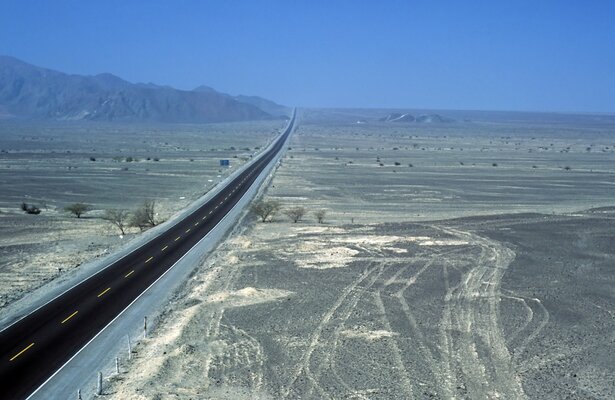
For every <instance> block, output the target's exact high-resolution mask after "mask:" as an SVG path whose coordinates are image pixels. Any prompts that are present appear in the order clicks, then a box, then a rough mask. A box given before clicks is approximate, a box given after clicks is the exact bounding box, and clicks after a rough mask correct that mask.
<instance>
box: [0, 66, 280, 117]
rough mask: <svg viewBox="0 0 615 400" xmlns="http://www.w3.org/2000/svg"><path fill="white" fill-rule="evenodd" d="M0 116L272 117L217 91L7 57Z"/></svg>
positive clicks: (1, 72)
mask: <svg viewBox="0 0 615 400" xmlns="http://www.w3.org/2000/svg"><path fill="white" fill-rule="evenodd" d="M274 104H275V103H274ZM0 117H2V118H11V117H12V118H26V119H53V120H97V121H151V122H221V121H242V120H257V119H269V118H272V116H271V115H270V114H269V113H267V112H266V111H263V110H262V109H260V108H259V107H258V106H255V105H253V104H249V102H242V101H238V100H236V99H234V98H233V97H231V96H228V95H224V94H221V93H218V92H216V91H209V92H206V91H185V90H178V89H174V88H172V87H168V86H158V85H154V84H134V83H130V82H127V81H125V80H123V79H120V78H118V77H117V76H114V75H111V74H99V75H95V76H83V75H69V74H65V73H62V72H57V71H53V70H49V69H45V68H40V67H36V66H34V65H30V64H28V63H25V62H23V61H20V60H17V59H15V58H13V57H7V56H0Z"/></svg>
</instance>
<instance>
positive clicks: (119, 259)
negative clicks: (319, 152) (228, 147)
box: [0, 118, 293, 333]
mask: <svg viewBox="0 0 615 400" xmlns="http://www.w3.org/2000/svg"><path fill="white" fill-rule="evenodd" d="M292 120H293V119H292V118H291V119H290V121H292ZM289 127H290V122H289V124H287V125H286V127H285V128H284V129H283V130H282V135H283V134H284V132H286V130H287V129H288V128H289ZM273 145H275V141H273V142H272V143H270V144H269V146H267V148H266V149H265V150H263V152H262V153H261V154H259V155H258V156H257V157H256V158H253V159H252V161H251V162H250V163H249V164H244V165H243V166H242V167H244V168H243V171H242V170H240V169H238V170H237V171H235V172H234V173H235V174H237V175H241V174H242V173H243V172H244V171H245V170H246V169H248V168H247V167H249V166H251V165H253V164H256V163H257V162H258V161H259V160H260V159H261V158H262V156H263V154H265V153H266V152H267V151H269V147H272V146H273ZM280 150H281V149H280ZM236 178H237V177H235V178H233V179H231V182H232V181H234V180H235V179H236ZM216 186H217V185H216ZM227 186H228V184H227V185H226V186H223V187H221V188H220V192H221V191H222V190H224V188H226V187H227ZM214 187H215V186H214ZM217 195H218V194H214V195H213V196H211V198H210V199H209V200H207V202H206V203H204V204H202V205H201V206H200V207H199V208H197V209H196V210H194V211H193V212H191V213H190V214H188V215H187V216H185V217H184V218H182V219H179V220H178V221H177V222H176V223H175V224H173V225H171V226H169V227H168V228H167V229H165V230H164V231H162V232H160V233H159V234H157V235H156V236H154V237H152V238H151V239H150V240H148V241H146V242H145V243H142V244H141V245H139V246H138V247H135V248H134V249H132V250H130V251H129V252H128V253H126V254H124V255H123V256H121V257H120V258H118V259H117V260H115V261H113V262H111V263H110V264H107V265H106V266H104V267H103V268H101V269H100V270H98V271H96V272H94V273H93V274H92V275H88V276H87V277H85V278H83V279H82V280H80V281H79V282H77V283H75V284H74V285H73V286H71V287H69V288H68V289H66V290H65V291H63V292H62V293H60V294H58V295H57V296H55V297H53V298H52V299H50V300H48V301H47V302H46V303H43V304H41V305H40V306H38V307H36V308H35V309H34V310H32V311H30V312H29V313H27V314H25V315H22V316H21V318H19V319H17V320H15V321H13V322H11V323H10V324H9V325H7V326H5V327H4V328H2V329H0V333H2V332H4V331H5V330H7V329H9V328H10V327H12V326H13V325H15V324H17V323H18V322H20V321H22V320H23V319H25V318H27V317H28V316H30V315H31V314H34V313H35V312H37V311H38V310H40V309H41V308H43V307H45V306H46V305H47V304H49V303H51V302H52V301H54V300H56V299H57V298H59V297H61V296H63V295H64V294H66V292H69V291H71V290H72V289H74V288H75V287H77V286H79V285H81V284H82V283H83V282H85V281H87V280H88V279H90V278H92V277H94V276H96V275H98V274H100V273H101V272H103V271H105V270H106V269H107V268H109V267H110V266H112V265H113V264H115V263H117V262H118V261H121V260H123V259H124V258H126V257H128V256H129V255H131V254H132V253H134V252H135V251H137V250H139V249H140V248H141V247H143V246H145V245H146V244H149V243H150V242H152V241H153V240H155V239H157V238H159V237H160V236H162V235H164V234H165V233H167V232H168V231H170V230H171V229H172V228H175V227H176V226H177V225H178V224H179V223H181V222H183V221H185V220H186V219H188V218H190V217H192V216H193V215H194V214H195V213H196V212H197V211H199V210H200V209H201V208H202V207H203V206H205V205H207V203H209V202H210V201H211V200H213V198H214V197H216V196H217ZM197 201H198V200H197ZM231 210H232V209H231ZM229 212H230V210H229ZM220 221H222V220H220ZM216 226H217V224H216ZM214 228H215V226H214ZM212 229H213V228H212ZM204 237H207V235H205V236H204ZM197 244H198V243H197ZM191 249H192V248H191ZM178 261H179V260H178Z"/></svg>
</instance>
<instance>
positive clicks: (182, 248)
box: [0, 114, 295, 399]
mask: <svg viewBox="0 0 615 400" xmlns="http://www.w3.org/2000/svg"><path fill="white" fill-rule="evenodd" d="M294 123H295V115H294V114H293V117H292V119H291V121H290V123H289V124H288V126H287V128H286V130H285V131H284V132H283V133H282V135H280V137H279V138H278V139H277V140H276V142H275V144H274V146H273V147H272V148H270V150H269V151H267V152H266V153H265V154H263V155H262V156H261V157H260V158H259V159H257V160H256V161H255V162H254V163H253V164H252V165H251V166H250V167H249V168H247V169H246V170H245V171H244V172H242V173H241V174H239V175H238V176H237V177H236V178H235V179H234V180H232V181H231V182H229V183H228V184H227V186H226V187H224V188H223V189H221V190H220V192H219V193H218V194H217V195H216V196H214V197H213V198H212V199H211V200H210V201H208V202H207V203H206V204H204V205H203V206H201V207H200V208H199V209H197V210H196V211H195V212H193V213H192V214H190V215H189V216H187V217H186V218H184V219H182V220H181V221H179V222H177V223H176V224H175V225H174V226H172V227H171V228H169V229H168V230H167V231H166V232H164V233H162V234H161V235H159V236H158V237H156V238H154V239H152V240H151V241H149V242H148V243H146V244H145V245H143V246H141V247H140V248H138V249H136V250H134V251H133V252H131V253H129V254H128V255H126V256H125V257H123V258H121V259H120V260H118V261H116V262H115V263H113V264H111V265H109V266H108V267H106V268H105V269H103V270H101V271H100V272H98V273H96V274H94V275H92V276H91V277H90V278H88V279H86V280H85V281H83V282H81V283H80V284H78V285H76V286H74V287H73V288H71V289H70V290H68V291H67V292H65V293H63V294H62V295H60V296H58V297H57V298H55V299H54V300H52V301H50V302H49V303H47V304H46V305H44V306H43V307H41V308H39V309H38V310H36V311H34V312H33V313H31V314H30V315H28V316H26V317H25V318H23V319H21V320H20V321H18V322H16V323H14V324H13V325H11V326H9V327H8V328H6V329H5V330H4V331H2V332H0V398H2V399H23V398H27V397H28V396H29V395H30V394H31V393H32V392H34V391H35V390H36V389H37V388H38V387H39V386H40V385H41V384H42V383H43V382H45V380H46V379H47V378H49V377H50V376H51V375H53V374H54V373H55V372H56V371H57V370H58V369H59V368H61V367H62V365H64V363H65V362H66V361H67V360H69V359H70V358H71V357H72V356H73V355H74V354H75V353H77V352H78V351H79V350H80V349H81V348H82V347H83V346H84V345H86V344H87V343H88V342H89V341H90V340H91V339H92V338H93V337H94V336H95V335H96V334H97V333H98V332H100V331H101V330H102V329H103V328H104V327H105V326H107V324H109V322H111V321H112V320H113V319H114V318H116V317H117V316H118V315H119V314H120V313H121V312H122V311H123V310H124V309H125V308H126V307H128V306H129V305H130V304H131V303H132V302H133V301H134V300H135V299H136V298H137V297H138V296H139V295H140V294H141V293H143V292H144V291H145V290H146V289H147V288H148V287H149V286H150V285H152V283H154V282H155V281H156V280H157V279H158V278H159V277H160V276H161V275H162V274H164V273H165V271H167V270H168V269H169V268H170V267H171V266H173V265H174V264H175V263H176V262H177V261H178V260H179V259H180V258H181V257H182V256H183V255H184V254H186V253H187V252H188V251H190V249H191V248H192V247H194V246H195V245H196V244H197V243H198V242H199V241H200V240H201V239H202V238H203V237H204V236H205V235H206V234H207V233H208V232H209V231H210V230H212V229H213V228H214V227H215V226H216V224H217V223H218V222H219V221H220V220H221V219H222V218H223V217H224V216H225V215H226V214H227V213H228V211H229V210H231V209H232V208H233V206H234V205H235V203H237V201H238V200H239V199H240V198H241V197H242V196H243V194H244V193H245V192H246V191H247V190H248V188H249V187H250V186H251V185H252V183H253V182H254V180H255V179H256V178H257V176H258V175H259V173H260V172H261V171H262V170H263V169H264V168H265V167H266V166H267V165H268V164H269V162H271V160H272V159H273V158H274V156H275V155H276V154H277V153H278V152H279V151H280V150H281V149H282V146H283V145H284V142H285V140H286V138H287V137H288V135H290V133H291V132H292V130H293V126H294Z"/></svg>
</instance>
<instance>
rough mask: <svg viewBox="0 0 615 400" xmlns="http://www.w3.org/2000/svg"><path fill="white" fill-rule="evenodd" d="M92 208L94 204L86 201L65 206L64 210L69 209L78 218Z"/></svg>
mask: <svg viewBox="0 0 615 400" xmlns="http://www.w3.org/2000/svg"><path fill="white" fill-rule="evenodd" d="M91 209H92V206H91V205H89V204H85V203H73V204H71V205H69V206H66V207H64V211H68V212H69V213H71V214H73V215H74V216H75V217H77V218H81V216H82V215H83V214H85V213H86V212H88V211H90V210H91Z"/></svg>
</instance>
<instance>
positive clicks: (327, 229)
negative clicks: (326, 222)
mask: <svg viewBox="0 0 615 400" xmlns="http://www.w3.org/2000/svg"><path fill="white" fill-rule="evenodd" d="M293 231H294V232H296V233H345V232H346V230H344V229H342V228H338V227H334V226H301V227H296V228H293Z"/></svg>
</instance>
